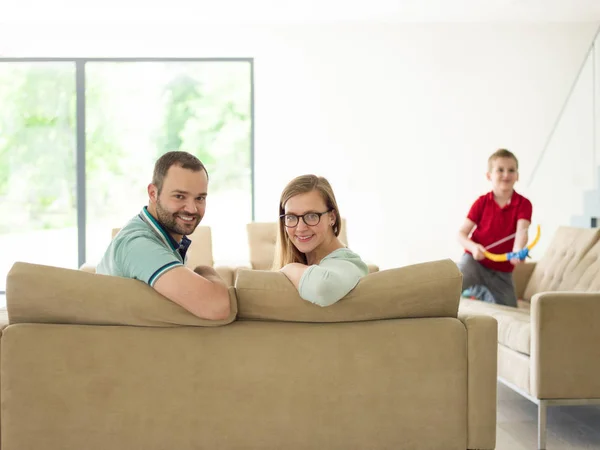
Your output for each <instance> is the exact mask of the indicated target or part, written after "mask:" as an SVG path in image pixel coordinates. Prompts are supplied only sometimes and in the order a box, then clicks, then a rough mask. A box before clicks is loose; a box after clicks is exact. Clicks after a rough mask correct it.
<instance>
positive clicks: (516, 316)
mask: <svg viewBox="0 0 600 450" xmlns="http://www.w3.org/2000/svg"><path fill="white" fill-rule="evenodd" d="M460 312H461V313H467V314H474V315H487V316H491V317H493V318H494V319H496V321H497V322H498V342H499V343H500V344H502V345H504V346H506V347H508V348H510V349H512V350H514V351H516V352H519V353H523V354H525V355H529V354H530V353H531V317H530V315H529V311H528V310H523V309H519V308H514V307H512V306H505V305H495V304H492V303H485V302H482V301H479V300H471V299H467V298H463V299H461V301H460Z"/></svg>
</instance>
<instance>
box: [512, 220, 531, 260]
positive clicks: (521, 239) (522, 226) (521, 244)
mask: <svg viewBox="0 0 600 450" xmlns="http://www.w3.org/2000/svg"><path fill="white" fill-rule="evenodd" d="M529 225H531V222H530V221H529V220H526V219H519V220H517V232H516V236H515V243H514V245H513V252H518V251H519V250H523V249H524V248H525V247H526V246H527V240H528V239H529V236H528V230H529Z"/></svg>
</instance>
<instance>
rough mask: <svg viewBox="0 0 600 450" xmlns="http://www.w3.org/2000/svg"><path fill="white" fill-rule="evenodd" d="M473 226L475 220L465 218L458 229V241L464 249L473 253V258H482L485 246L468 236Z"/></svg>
mask: <svg viewBox="0 0 600 450" xmlns="http://www.w3.org/2000/svg"><path fill="white" fill-rule="evenodd" d="M473 228H475V222H473V221H472V220H471V219H465V221H464V223H463V224H462V226H461V227H460V228H459V230H458V242H459V243H460V245H462V246H463V248H464V249H466V250H469V251H470V252H471V253H472V254H473V258H474V259H475V260H477V261H479V260H481V259H483V258H484V256H485V255H484V254H483V252H484V251H485V248H484V247H483V246H482V245H481V244H478V243H476V242H474V241H472V240H471V239H470V238H469V235H470V234H471V232H472V231H473Z"/></svg>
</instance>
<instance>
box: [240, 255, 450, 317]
mask: <svg viewBox="0 0 600 450" xmlns="http://www.w3.org/2000/svg"><path fill="white" fill-rule="evenodd" d="M461 287H462V275H461V273H460V271H459V270H458V267H457V266H456V264H455V263H454V262H452V261H451V260H449V259H448V260H442V261H432V262H426V263H421V264H414V265H410V266H405V267H399V268H395V269H389V270H383V271H380V272H374V273H370V274H368V275H366V276H364V277H363V278H362V279H361V280H360V281H359V282H358V284H357V285H356V287H355V288H354V289H353V290H352V291H350V293H349V294H348V295H346V296H345V297H344V298H343V299H341V300H340V301H338V302H337V303H335V304H333V305H331V306H328V307H325V308H323V307H321V306H317V305H314V304H312V303H310V302H308V301H305V300H303V299H302V298H301V297H300V296H299V294H298V291H297V289H296V288H295V287H294V286H293V285H292V283H291V282H290V281H289V280H288V279H287V277H286V276H285V275H284V274H283V273H281V272H277V271H275V272H273V271H260V270H240V271H239V272H238V276H237V280H236V283H235V290H236V297H237V300H238V319H254V320H276V321H284V322H357V321H366V320H380V319H396V318H417V317H456V316H457V313H458V304H459V301H460V292H461Z"/></svg>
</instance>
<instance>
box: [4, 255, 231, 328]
mask: <svg viewBox="0 0 600 450" xmlns="http://www.w3.org/2000/svg"><path fill="white" fill-rule="evenodd" d="M6 283H7V284H6V304H7V309H8V317H9V320H10V323H11V324H12V323H67V324H86V325H136V326H152V327H174V326H181V325H190V326H218V325H225V324H228V323H230V322H232V321H233V320H235V315H236V312H237V302H236V299H235V292H234V289H233V288H230V299H231V300H230V301H231V314H230V315H229V317H228V318H227V319H224V320H205V319H200V318H198V317H196V316H194V315H193V314H192V313H190V312H188V311H187V310H185V309H183V308H182V307H181V306H179V305H177V304H175V303H174V302H172V301H170V300H168V299H167V298H165V297H163V296H162V295H160V294H159V293H158V292H156V291H155V290H154V289H153V288H151V287H150V286H148V285H147V284H145V283H142V282H141V281H138V280H133V279H130V278H120V277H112V276H107V275H97V274H92V273H88V272H84V271H82V270H71V269H63V268H59V267H50V266H43V265H39V264H29V263H23V262H17V263H15V264H14V265H13V267H12V268H11V270H10V272H9V273H8V276H7V279H6Z"/></svg>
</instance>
